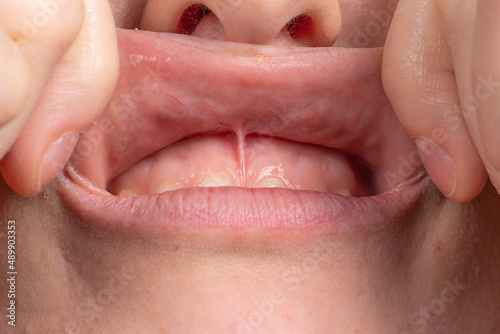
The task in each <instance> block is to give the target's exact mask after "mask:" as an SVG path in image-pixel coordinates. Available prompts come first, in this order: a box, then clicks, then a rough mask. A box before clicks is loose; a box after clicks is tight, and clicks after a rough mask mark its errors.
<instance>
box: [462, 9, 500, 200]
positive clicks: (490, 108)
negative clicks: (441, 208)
mask: <svg viewBox="0 0 500 334" xmlns="http://www.w3.org/2000/svg"><path fill="white" fill-rule="evenodd" d="M498 15H500V3H499V2H498V1H492V0H479V1H478V7H477V15H476V20H475V31H474V41H473V49H472V50H473V51H472V55H473V56H472V64H471V67H472V71H471V73H472V87H474V95H471V96H473V97H472V98H469V100H468V101H464V103H465V104H466V105H468V104H470V105H469V108H470V109H471V110H472V111H473V113H472V116H473V117H471V120H472V121H474V122H477V132H475V133H473V136H474V139H475V141H476V143H477V144H478V147H479V148H480V153H481V157H482V159H483V162H484V164H485V166H486V169H487V171H488V174H489V176H490V179H491V181H492V182H493V184H494V185H495V187H496V189H497V191H498V192H499V193H500V149H499V148H500V56H499V55H500V22H499V21H498ZM475 107H476V108H475Z"/></svg>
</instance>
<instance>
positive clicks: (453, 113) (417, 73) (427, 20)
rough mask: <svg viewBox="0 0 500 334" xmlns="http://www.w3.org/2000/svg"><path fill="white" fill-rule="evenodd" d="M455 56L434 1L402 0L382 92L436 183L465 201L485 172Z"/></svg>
mask: <svg viewBox="0 0 500 334" xmlns="http://www.w3.org/2000/svg"><path fill="white" fill-rule="evenodd" d="M462 24H463V22H462ZM454 56H455V55H454V54H453V52H450V50H449V47H448V45H447V43H446V40H445V34H444V33H443V29H442V26H441V23H440V19H439V15H438V12H437V10H436V6H435V3H434V1H405V0H403V1H400V3H399V6H398V10H397V11H396V13H395V16H394V19H393V23H392V25H391V28H390V31H389V35H388V38H387V44H386V51H385V54H384V64H383V82H384V88H385V90H386V92H387V94H388V96H389V99H390V100H391V103H392V104H393V106H394V109H395V112H396V114H397V115H398V118H399V120H400V121H401V123H402V124H403V126H404V127H405V128H406V130H407V131H408V133H409V134H410V135H411V136H412V137H413V138H415V139H416V144H417V147H418V149H419V152H420V156H421V158H422V161H423V163H424V166H425V168H426V170H427V172H428V174H429V176H430V177H431V179H432V180H433V182H434V184H435V185H436V186H437V187H438V188H439V190H440V191H441V192H442V193H443V194H444V195H445V196H446V197H448V198H449V199H451V200H453V201H456V202H466V201H469V200H471V199H473V198H474V197H475V196H477V195H478V194H479V193H480V192H481V190H482V189H483V187H484V185H485V183H486V181H487V174H486V172H485V169H484V166H483V162H482V161H481V158H480V156H479V153H478V152H477V149H476V147H475V145H474V142H473V141H472V138H471V135H470V134H469V129H468V127H467V124H466V122H465V120H464V115H463V113H462V108H461V105H460V95H459V90H458V88H459V87H457V81H456V80H457V79H456V76H455V71H459V70H460V69H461V67H463V65H462V64H461V61H460V60H459V61H457V59H460V58H456V57H454ZM461 60H462V61H463V60H464V59H463V58H461Z"/></svg>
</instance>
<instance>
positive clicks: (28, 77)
mask: <svg viewBox="0 0 500 334" xmlns="http://www.w3.org/2000/svg"><path fill="white" fill-rule="evenodd" d="M59 1H60V2H63V1H64V2H65V5H64V6H62V5H59V3H58V2H55V1H54V6H49V7H47V6H44V4H45V3H42V2H41V1H34V0H31V1H5V0H1V1H0V7H1V8H2V10H1V11H0V29H2V30H3V31H5V34H3V33H2V35H3V36H2V37H0V43H1V44H2V46H1V52H2V56H1V57H5V58H6V59H5V60H6V62H3V61H2V62H1V63H0V67H1V70H0V72H3V73H5V76H3V77H2V80H4V79H5V80H6V81H4V82H5V83H4V85H6V86H7V89H2V91H3V93H2V102H5V104H4V103H2V109H3V110H2V112H1V113H2V116H0V119H1V120H0V122H1V124H2V126H1V127H0V159H2V158H3V157H4V155H5V154H6V152H7V151H8V150H9V149H10V147H11V145H12V144H13V142H14V141H15V140H16V138H17V137H18V136H19V133H20V132H21V130H22V128H23V126H24V124H25V123H26V121H27V119H28V117H29V116H30V114H31V112H32V110H33V108H34V106H35V104H36V102H37V100H38V97H39V96H40V93H41V91H42V89H43V87H44V85H45V84H46V82H47V80H48V78H49V77H50V75H51V73H52V71H53V69H54V68H55V66H56V65H57V63H58V62H59V61H60V60H61V59H62V57H63V56H64V54H65V53H66V51H67V50H68V48H69V47H70V46H71V44H72V43H73V41H74V39H75V37H76V36H77V34H78V31H79V29H80V26H81V22H82V20H83V6H82V3H81V1H79V0H74V1H66V0H59ZM8 39H10V41H9V40H8ZM6 105H8V106H6Z"/></svg>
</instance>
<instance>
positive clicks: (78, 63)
mask: <svg viewBox="0 0 500 334" xmlns="http://www.w3.org/2000/svg"><path fill="white" fill-rule="evenodd" d="M4 2H5V1H4ZM250 2H252V1H248V2H245V3H247V4H249V3H250ZM23 3H24V2H23ZM172 3H175V1H173V0H172ZM318 3H319V4H321V1H319V2H318ZM83 5H84V6H82V3H80V2H79V1H72V2H71V4H70V5H68V6H62V7H61V10H60V12H58V14H57V15H55V16H54V18H53V20H51V21H50V23H49V24H47V25H46V26H45V27H44V28H43V29H40V32H39V33H38V34H36V35H35V36H32V37H31V38H28V40H26V41H25V40H20V39H19V38H18V36H19V31H20V29H21V27H20V26H19V22H22V20H21V19H20V18H22V17H25V16H26V15H28V17H31V16H32V15H33V13H34V12H36V5H35V4H33V3H32V2H26V4H23V5H12V4H10V3H9V2H5V3H4V4H3V5H2V6H3V7H2V8H7V9H8V10H6V11H2V13H0V26H1V27H2V29H0V50H2V52H1V55H2V56H1V57H4V58H5V59H6V60H5V61H2V62H0V64H2V65H0V66H2V67H1V68H0V69H1V71H3V72H5V75H6V77H7V78H12V79H11V80H9V82H14V83H15V84H13V85H12V88H11V91H8V93H6V94H4V93H2V94H1V95H0V105H1V106H7V107H3V108H4V109H2V110H1V113H0V124H1V127H0V143H1V145H2V146H1V147H0V156H1V157H3V159H2V161H1V164H0V169H1V171H2V175H3V179H2V180H1V181H0V224H1V225H0V226H1V231H2V232H1V233H0V237H1V239H2V240H1V242H2V244H3V245H6V244H7V224H6V222H7V221H8V220H9V219H15V220H16V222H17V225H16V233H17V236H18V238H17V243H16V249H17V250H18V251H17V253H16V261H17V266H18V272H19V275H18V278H17V283H16V284H17V285H16V290H17V292H18V294H17V295H16V304H17V305H18V308H17V317H18V318H17V320H18V322H17V325H18V327H17V329H18V330H20V331H21V332H28V333H31V332H33V333H40V332H42V333H45V332H47V333H48V332H68V333H73V332H74V333H79V332H81V333H86V332H89V331H90V329H91V328H93V329H94V330H95V331H96V332H99V333H101V332H106V333H107V332H133V333H134V332H159V333H165V332H166V333H169V332H171V333H193V332H197V333H220V332H229V333H240V332H243V333H244V331H243V329H245V328H248V326H250V328H252V330H254V332H261V333H405V332H407V333H497V332H500V320H499V317H498V314H500V288H499V287H498V285H497V284H496V283H497V281H498V277H499V275H500V256H499V254H500V242H499V241H500V240H499V239H500V225H499V224H498V222H500V208H499V206H498V203H499V200H500V196H499V194H498V191H497V189H500V171H499V170H500V158H499V157H500V156H499V155H498V153H497V152H496V151H495V149H496V148H497V147H498V145H497V144H498V143H499V142H500V133H499V132H498V131H496V129H498V128H499V123H500V116H499V115H498V109H499V108H498V106H499V105H500V100H499V99H500V94H499V92H498V88H496V89H495V86H494V85H491V86H488V87H490V88H492V89H491V90H488V88H487V87H486V86H484V80H482V79H481V77H482V78H486V79H487V78H489V77H491V78H492V81H493V82H497V81H500V68H499V67H500V61H499V60H498V57H497V56H496V55H497V54H498V52H497V50H496V48H498V47H499V46H498V45H500V44H498V43H493V42H492V41H498V40H500V27H498V26H497V25H498V24H499V23H497V22H496V19H495V16H496V14H497V13H499V12H500V5H499V4H498V3H497V2H496V1H494V0H478V1H467V2H465V4H464V5H463V6H462V5H460V6H457V5H456V3H454V2H452V1H445V0H439V1H438V0H436V1H430V0H429V1H411V0H407V1H400V2H399V4H398V9H397V11H396V13H395V16H394V18H393V21H392V23H391V25H390V27H389V28H388V29H383V30H382V31H381V33H380V35H377V36H376V37H375V38H373V39H372V40H371V41H370V46H381V45H384V43H385V46H386V48H385V52H384V63H383V82H384V88H385V89H386V92H387V94H388V96H389V98H390V100H391V102H392V104H393V106H394V109H395V112H396V114H397V115H398V117H399V119H400V121H401V123H402V124H403V126H404V127H405V128H406V129H407V131H408V133H409V134H410V135H411V136H412V137H413V138H415V139H416V140H417V141H416V143H417V146H418V147H419V148H420V152H421V157H422V160H423V162H424V164H425V167H426V169H427V173H428V174H429V177H430V178H427V179H425V180H424V181H423V182H424V183H425V185H426V188H425V189H426V190H425V192H424V194H423V196H422V198H421V199H420V201H419V203H418V205H416V207H415V208H413V210H412V211H411V213H410V214H409V215H408V216H406V217H404V218H402V220H401V221H400V222H399V223H398V224H395V225H390V226H387V227H384V228H383V229H381V230H378V231H376V232H372V233H366V234H363V235H359V234H356V235H354V234H352V235H351V234H343V235H341V236H338V237H337V236H336V237H335V238H333V239H328V238H327V239H326V240H325V238H324V236H321V237H320V236H317V235H311V234H305V235H303V236H296V235H295V236H292V235H288V234H286V233H284V234H283V235H279V236H278V237H277V235H270V236H269V237H266V236H263V235H255V236H248V235H245V236H236V237H235V235H234V234H231V235H226V234H224V232H214V231H212V232H207V233H203V234H202V235H200V236H198V237H197V238H193V235H192V234H185V233H181V232H179V233H178V234H175V235H172V236H170V237H168V238H166V239H165V238H163V239H161V240H160V239H154V238H153V239H147V240H146V239H142V238H140V237H137V236H131V235H120V234H110V233H107V232H106V231H102V230H96V229H94V228H91V227H89V226H87V225H85V224H83V223H82V220H81V218H79V217H78V216H76V215H75V214H74V213H73V212H71V211H69V210H68V209H67V208H66V207H65V206H64V205H63V203H62V201H61V199H60V197H59V193H58V191H57V184H56V183H50V182H51V181H52V180H53V179H54V177H55V176H56V175H57V173H58V172H59V171H58V170H57V171H56V170H54V169H53V168H50V169H47V170H44V169H43V164H42V163H41V161H42V158H43V156H44V154H45V152H47V150H48V149H49V147H50V146H51V145H52V144H53V143H54V142H56V141H57V139H58V138H60V137H61V136H62V135H64V134H67V133H70V132H76V133H80V132H82V131H85V129H87V128H88V127H89V126H90V125H91V124H92V122H93V121H94V120H95V119H96V117H97V116H98V114H99V113H100V112H101V111H102V109H103V107H104V105H105V103H106V101H107V99H108V98H109V96H110V94H111V92H112V91H113V87H114V83H115V80H116V76H117V68H118V63H117V51H116V41H115V37H114V29H113V26H114V23H113V15H114V19H115V21H116V25H117V26H120V27H124V28H134V27H135V26H137V25H138V23H139V21H140V15H138V13H140V12H141V8H143V7H142V6H141V5H144V2H140V1H138V2H134V3H132V1H130V2H128V1H118V0H117V1H110V3H109V4H108V2H106V1H101V0H92V1H91V0H86V1H83ZM109 5H111V6H109ZM363 5H364V6H365V7H363V9H362V10H360V8H361V7H357V6H356V5H355V4H352V2H348V1H339V3H338V8H339V10H340V13H342V32H341V33H340V34H339V36H338V39H337V45H339V46H347V47H349V46H350V47H353V45H349V44H350V43H351V42H350V41H352V37H353V33H352V32H353V31H354V29H355V28H356V27H361V28H363V27H364V25H365V24H366V22H370V20H372V18H371V17H370V12H369V10H370V9H374V10H380V9H384V8H387V6H388V2H385V1H382V0H376V1H368V0H366V1H364V2H363ZM15 6H18V7H15ZM476 7H477V11H476V10H471V9H473V8H476ZM6 13H9V15H7V14H6ZM30 15H31V16H30ZM69 18H72V19H69ZM16 24H17V26H16ZM61 25H62V26H63V27H64V29H61ZM386 30H387V31H386ZM233 36H238V35H237V34H236V35H233ZM265 36H266V40H268V36H267V35H265ZM258 37H259V35H257V36H256V38H257V40H259V39H258ZM235 38H236V39H237V38H238V37H235ZM40 42H41V43H40ZM263 43H264V42H263ZM47 44H48V45H58V46H60V48H54V47H47V46H46V45H47ZM351 44H352V43H351ZM54 50H55V51H54ZM34 55H37V56H36V57H35V56H34ZM95 55H100V56H101V57H100V58H98V59H97V57H95ZM84 68H85V70H83V69H84ZM75 71H76V72H75ZM67 73H72V76H71V78H72V81H71V82H68V81H67ZM28 83H29V84H28ZM481 84H482V85H483V88H480V85H481ZM478 87H479V88H478ZM485 89H486V90H485ZM75 90H76V91H77V92H81V93H82V94H81V95H79V94H74V92H75ZM487 93H489V95H488V94H487ZM487 95H488V96H487ZM82 96H85V98H83V97H82ZM89 96H90V97H91V98H89ZM471 96H472V97H474V96H475V97H476V100H474V101H478V102H479V103H478V105H477V106H476V105H474V106H475V107H470V105H469V104H468V103H469V102H470V101H471V100H470V97H471ZM486 96H487V97H486ZM35 101H39V103H38V104H37V105H36V107H33V106H34V103H35ZM461 104H462V105H463V106H464V107H463V108H462V107H460V105H461ZM54 106H56V108H54ZM467 106H469V107H467ZM422 138H425V139H426V140H430V141H432V142H434V143H435V144H437V145H438V146H439V149H438V150H437V151H442V152H444V154H445V155H446V156H447V157H448V158H446V157H445V158H439V157H436V156H435V155H431V154H428V153H426V152H428V151H426V150H425V147H427V146H425V145H423V144H422V143H426V142H425V141H422ZM73 140H74V139H73ZM64 147H68V146H67V145H64ZM7 151H8V153H7V154H6V152H7ZM434 152H436V150H435V151H434ZM55 156H56V157H58V158H59V159H60V160H59V161H60V162H61V166H62V165H63V164H64V163H65V161H66V160H67V158H68V157H69V153H68V152H62V153H60V154H56V155H55ZM436 159H441V160H440V161H446V159H449V162H450V163H449V166H451V167H450V169H449V170H445V171H443V169H442V168H437V166H436V165H435V164H434V163H433V161H436ZM443 159H444V160H443ZM440 166H442V164H441V165H440ZM14 172H15V173H14ZM431 179H432V181H433V183H431ZM488 179H489V180H490V181H491V182H489V181H488ZM485 184H486V185H485ZM46 185H48V187H47V188H46V189H44V190H43V191H42V192H41V193H40V190H41V189H43V188H45V186H46ZM16 193H17V194H20V195H22V196H17V194H16ZM36 194H38V195H37V196H35V197H24V196H34V195H36ZM0 266H1V268H7V266H8V264H7V263H6V257H5V256H2V258H1V259H0ZM1 288H2V291H8V286H7V285H5V281H2V286H1ZM0 301H1V303H2V305H7V303H8V300H7V296H6V293H2V294H1V295H0ZM249 312H253V313H249ZM259 314H260V316H259ZM252 315H253V318H252ZM0 329H1V331H2V332H9V331H12V328H11V327H10V326H8V325H7V324H6V322H5V321H2V322H1V323H0ZM257 330H258V331H257ZM12 332H14V331H12Z"/></svg>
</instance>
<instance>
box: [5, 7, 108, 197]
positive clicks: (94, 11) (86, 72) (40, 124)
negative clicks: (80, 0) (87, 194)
mask: <svg viewBox="0 0 500 334" xmlns="http://www.w3.org/2000/svg"><path fill="white" fill-rule="evenodd" d="M117 76H118V49H117V43H116V35H115V28H114V22H113V18H112V14H111V10H110V7H109V3H108V2H107V1H106V0H86V1H85V19H84V23H83V26H82V30H81V32H80V34H79V35H78V37H77V39H76V40H75V42H74V44H73V45H72V46H71V48H70V50H69V51H68V52H67V53H66V55H65V56H64V58H63V59H62V61H61V62H60V63H59V65H58V66H57V68H56V69H55V70H54V72H53V74H52V76H51V78H50V79H49V81H48V84H47V86H46V87H45V88H44V91H43V93H42V95H41V97H40V99H39V101H38V103H37V106H36V108H35V110H34V111H33V113H32V115H31V117H30V118H29V120H28V121H27V123H26V125H25V127H24V129H23V130H22V132H21V135H20V136H19V138H18V139H17V141H16V142H15V144H14V145H13V146H12V149H11V150H10V152H9V153H8V155H7V156H6V157H5V159H4V160H3V161H2V162H1V165H0V168H1V171H2V174H3V176H4V178H5V180H6V182H7V183H8V184H9V186H10V187H11V188H12V189H13V190H14V191H16V192H17V193H19V194H21V195H23V196H34V195H36V194H37V193H38V192H40V191H41V190H42V189H43V188H45V186H47V185H48V184H49V183H50V182H51V181H52V180H53V179H54V178H55V177H56V176H57V174H58V173H59V172H60V171H61V169H62V168H63V166H64V164H65V163H66V162H67V160H68V159H69V157H70V155H71V153H72V151H73V149H74V147H75V145H76V143H77V141H78V138H79V136H80V133H82V132H83V131H85V130H86V129H88V128H89V127H90V126H91V125H92V124H93V121H94V120H95V119H96V118H97V117H98V115H99V114H100V113H101V111H102V110H103V109H104V107H105V105H106V104H107V101H108V98H109V96H110V95H111V93H112V91H113V89H114V85H115V83H116V79H117Z"/></svg>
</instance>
